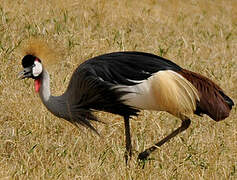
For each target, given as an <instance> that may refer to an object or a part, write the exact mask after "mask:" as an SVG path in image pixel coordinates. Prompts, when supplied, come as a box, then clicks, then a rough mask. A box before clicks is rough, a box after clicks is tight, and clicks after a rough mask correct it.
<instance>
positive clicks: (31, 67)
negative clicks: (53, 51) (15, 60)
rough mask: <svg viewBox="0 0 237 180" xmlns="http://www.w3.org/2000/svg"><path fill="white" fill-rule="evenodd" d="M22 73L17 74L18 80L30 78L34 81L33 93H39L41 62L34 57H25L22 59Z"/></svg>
mask: <svg viewBox="0 0 237 180" xmlns="http://www.w3.org/2000/svg"><path fill="white" fill-rule="evenodd" d="M22 66H23V68H24V69H23V71H21V72H20V73H19V79H25V78H32V79H34V80H35V91H36V92H39V89H40V84H41V75H42V72H43V66H42V64H41V60H40V59H39V58H37V57H36V56H34V55H30V54H28V55H26V56H24V57H23V59H22Z"/></svg>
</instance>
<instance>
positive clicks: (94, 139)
mask: <svg viewBox="0 0 237 180" xmlns="http://www.w3.org/2000/svg"><path fill="white" fill-rule="evenodd" d="M29 37H40V38H42V39H45V40H46V41H47V42H49V44H50V43H51V44H52V43H53V45H52V47H53V50H55V52H58V54H57V55H58V57H57V59H56V61H55V63H54V64H51V65H50V66H48V67H47V69H48V70H49V72H50V74H51V79H52V80H51V89H52V93H53V94H55V95H59V94H61V93H62V92H64V91H65V89H66V87H67V84H68V81H69V79H70V77H71V75H72V72H73V70H74V69H75V68H76V67H77V66H78V65H79V64H80V63H81V62H83V61H85V60H86V59H88V58H91V57H93V56H96V55H99V54H102V53H108V52H113V51H124V50H136V51H145V52H150V53H154V54H157V55H160V56H163V57H165V58H168V59H171V60H173V61H174V62H175V63H177V64H179V65H180V66H182V67H184V68H186V69H189V70H192V71H194V72H199V73H201V74H203V75H205V76H207V77H209V78H210V79H212V80H213V81H214V82H216V83H217V84H218V85H220V86H221V87H222V88H223V89H224V91H225V92H226V94H227V95H229V96H230V97H231V98H232V99H233V100H234V101H235V102H237V91H236V89H237V59H236V57H237V1H236V0H228V1H225V0H191V1H189V0H180V1H175V0H167V1H164V0H129V1H127V0H114V1H106V0H91V1H83V0H79V1H76V0H64V1H63V0H61V1H60V0H58V1H56V0H55V1H51V2H49V1H46V0H39V1H25V0H14V1H12V0H4V1H3V0H2V1H1V3H0V103H1V105H0V177H1V178H3V179H236V178H237V133H236V132H237V122H236V120H237V108H236V106H235V107H234V108H233V109H232V111H231V113H230V116H229V117H228V118H226V119H225V120H224V121H221V122H218V123H217V122H215V121H213V120H211V119H210V118H209V117H207V116H204V117H198V116H193V117H191V120H192V124H191V126H190V128H189V129H188V130H187V131H185V132H183V133H181V134H180V135H178V136H177V137H175V138H174V139H172V140H171V141H170V142H169V143H167V144H165V145H164V146H162V147H161V148H159V149H158V150H157V151H155V152H154V153H153V154H152V155H151V156H150V160H149V161H148V162H147V163H146V166H145V168H144V169H141V167H139V166H138V164H137V161H136V157H137V155H138V153H139V152H141V151H143V150H144V149H145V148H148V147H150V146H151V145H153V143H155V142H157V141H158V140H160V139H161V138H163V137H164V136H166V135H167V134H169V133H170V132H171V131H172V130H174V129H175V128H177V127H178V126H180V124H181V122H180V120H179V119H177V118H175V117H173V116H171V115H169V114H168V113H165V112H150V111H142V112H141V113H140V116H139V117H138V118H137V119H134V120H132V121H131V127H132V130H131V134H132V144H133V155H134V156H133V158H132V159H131V160H130V163H129V166H125V163H124V158H123V156H124V150H125V140H124V124H123V120H122V118H121V117H119V116H115V115H112V114H108V113H103V112H98V113H96V115H97V116H98V117H99V119H101V120H103V121H105V122H106V124H94V125H95V126H96V128H97V129H98V131H99V132H100V134H101V137H98V136H97V135H96V134H95V133H93V132H92V131H90V130H89V129H87V128H84V127H80V128H79V129H78V128H76V127H75V126H73V125H71V124H70V123H68V122H66V121H65V120H62V119H59V118H57V117H55V116H53V115H52V114H50V113H49V112H48V111H47V110H46V108H45V107H44V106H43V104H42V103H41V101H40V99H39V97H38V94H36V93H35V92H34V88H33V81H32V80H22V81H20V80H17V73H18V72H19V71H20V70H21V69H22V67H21V59H22V56H21V55H20V53H19V49H20V47H21V44H22V42H24V40H25V39H28V38H29Z"/></svg>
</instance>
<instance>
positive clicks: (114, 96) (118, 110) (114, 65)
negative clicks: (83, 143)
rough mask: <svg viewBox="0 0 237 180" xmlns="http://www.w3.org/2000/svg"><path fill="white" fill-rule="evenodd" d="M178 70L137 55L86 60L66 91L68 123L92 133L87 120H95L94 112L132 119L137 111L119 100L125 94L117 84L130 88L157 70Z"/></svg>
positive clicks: (124, 54)
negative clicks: (87, 129) (88, 128)
mask: <svg viewBox="0 0 237 180" xmlns="http://www.w3.org/2000/svg"><path fill="white" fill-rule="evenodd" d="M179 69H181V68H180V67H179V66H177V65H176V64H174V63H173V62H171V61H169V60H166V59H163V58H161V57H158V56H155V55H152V54H147V53H140V52H118V53H110V54H105V55H101V56H97V57H95V58H92V59H90V60H87V61H85V62H84V63H82V64H81V65H80V66H79V67H78V68H77V69H76V70H75V71H74V73H73V75H72V78H71V80H70V83H69V86H68V88H67V91H66V94H67V104H68V111H69V115H70V118H69V121H70V122H72V123H73V124H82V125H85V126H88V127H90V128H91V129H93V130H94V131H96V130H95V129H94V127H93V126H92V125H91V124H90V120H94V121H98V119H97V118H96V117H95V116H94V115H93V114H92V112H93V111H94V110H99V111H106V112H110V113H113V114H119V115H121V116H136V115H137V113H138V112H139V110H138V109H135V108H133V107H131V106H129V105H126V104H125V103H123V101H124V100H122V98H121V97H122V96H124V95H125V94H127V93H129V92H126V91H123V90H119V86H117V85H126V86H132V85H135V84H137V83H139V81H142V80H144V79H147V78H149V77H150V76H151V75H152V74H153V73H155V72H158V71H160V70H174V71H178V70H179Z"/></svg>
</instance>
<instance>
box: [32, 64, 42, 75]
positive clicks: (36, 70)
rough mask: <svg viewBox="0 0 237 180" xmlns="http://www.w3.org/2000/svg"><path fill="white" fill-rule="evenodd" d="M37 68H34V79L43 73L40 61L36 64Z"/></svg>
mask: <svg viewBox="0 0 237 180" xmlns="http://www.w3.org/2000/svg"><path fill="white" fill-rule="evenodd" d="M34 64H35V66H34V67H33V68H32V74H33V76H34V77H37V76H39V75H40V74H41V73H42V71H43V66H42V64H41V63H40V62H39V61H35V62H34Z"/></svg>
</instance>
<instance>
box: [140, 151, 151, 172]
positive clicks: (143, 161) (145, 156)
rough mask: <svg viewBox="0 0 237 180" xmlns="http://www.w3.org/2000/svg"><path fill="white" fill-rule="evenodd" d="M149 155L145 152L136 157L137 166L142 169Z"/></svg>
mask: <svg viewBox="0 0 237 180" xmlns="http://www.w3.org/2000/svg"><path fill="white" fill-rule="evenodd" d="M149 155H150V153H149V152H147V151H144V152H141V153H140V154H139V155H138V157H137V161H138V163H139V165H140V166H141V167H142V169H144V167H145V164H146V162H147V161H148V160H149V159H148V156H149Z"/></svg>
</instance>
